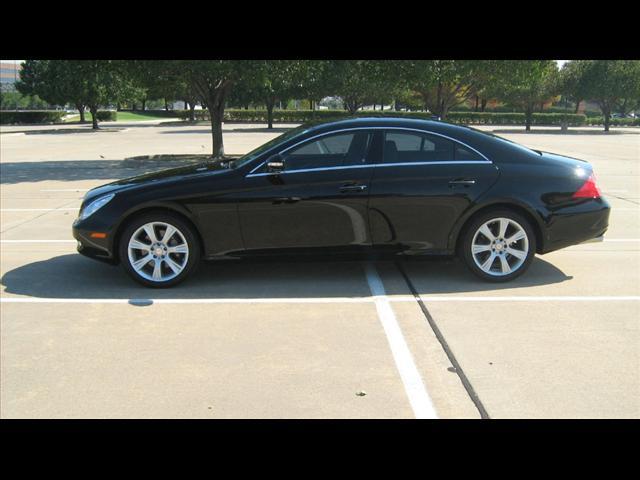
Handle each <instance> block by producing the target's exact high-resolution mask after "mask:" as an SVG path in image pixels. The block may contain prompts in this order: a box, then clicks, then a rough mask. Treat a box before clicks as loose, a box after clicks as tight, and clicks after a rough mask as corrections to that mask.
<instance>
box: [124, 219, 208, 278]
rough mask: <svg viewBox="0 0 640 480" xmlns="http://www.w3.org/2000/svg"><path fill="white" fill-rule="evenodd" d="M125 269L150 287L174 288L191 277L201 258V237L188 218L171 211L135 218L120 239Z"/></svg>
mask: <svg viewBox="0 0 640 480" xmlns="http://www.w3.org/2000/svg"><path fill="white" fill-rule="evenodd" d="M119 253H120V260H121V262H122V265H123V267H124V269H125V271H126V272H127V273H128V274H129V275H130V276H131V277H132V278H133V279H134V280H136V281H137V282H139V283H141V284H142V285H145V286H147V287H155V288H164V287H171V286H173V285H176V284H177V283H180V282H182V281H183V280H184V279H185V278H187V276H189V275H190V274H191V273H192V272H193V270H194V269H195V267H196V266H197V264H198V262H199V260H200V248H199V244H198V239H197V237H196V235H195V233H194V232H193V229H192V227H190V226H189V225H188V224H187V223H186V222H185V221H183V220H182V219H180V218H179V217H177V216H174V215H169V214H160V213H158V214H147V215H143V216H141V217H138V218H136V219H135V220H134V221H133V222H131V223H130V224H129V225H128V226H127V227H126V228H125V230H124V232H123V233H122V237H121V238H120V252H119Z"/></svg>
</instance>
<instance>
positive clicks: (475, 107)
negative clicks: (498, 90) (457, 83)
mask: <svg viewBox="0 0 640 480" xmlns="http://www.w3.org/2000/svg"><path fill="white" fill-rule="evenodd" d="M479 105H480V95H476V104H475V106H474V107H473V111H474V112H477V111H478V106H479Z"/></svg>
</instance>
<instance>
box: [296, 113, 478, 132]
mask: <svg viewBox="0 0 640 480" xmlns="http://www.w3.org/2000/svg"><path fill="white" fill-rule="evenodd" d="M305 126H306V127H307V129H306V130H307V132H308V133H319V132H324V131H330V130H339V129H341V128H356V127H360V128H366V127H405V128H418V129H421V130H431V131H434V132H439V133H445V132H450V133H458V134H461V133H468V132H469V130H470V129H468V128H466V127H463V126H460V125H454V124H451V123H447V122H442V121H439V120H427V119H422V118H406V117H400V116H398V117H390V116H384V117H375V116H371V117H357V118H349V119H341V120H335V121H331V120H329V121H327V120H324V121H323V120H317V121H312V122H308V123H306V124H305Z"/></svg>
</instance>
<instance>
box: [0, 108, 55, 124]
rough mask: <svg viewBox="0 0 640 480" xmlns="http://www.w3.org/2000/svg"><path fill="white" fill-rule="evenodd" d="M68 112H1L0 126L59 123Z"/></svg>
mask: <svg viewBox="0 0 640 480" xmlns="http://www.w3.org/2000/svg"><path fill="white" fill-rule="evenodd" d="M65 115H66V112H64V111H62V110H30V111H8V110H3V111H0V124H2V125H9V124H14V123H17V124H20V123H27V124H29V123H59V122H62V117H64V116H65Z"/></svg>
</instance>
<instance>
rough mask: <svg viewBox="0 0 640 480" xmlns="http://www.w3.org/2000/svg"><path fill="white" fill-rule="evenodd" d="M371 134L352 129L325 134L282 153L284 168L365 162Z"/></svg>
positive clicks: (299, 168) (305, 167) (292, 168)
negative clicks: (352, 130) (350, 130)
mask: <svg viewBox="0 0 640 480" xmlns="http://www.w3.org/2000/svg"><path fill="white" fill-rule="evenodd" d="M370 138H371V135H370V134H369V132H367V131H354V132H345V133H337V134H335V135H327V136H324V137H321V138H318V139H317V140H313V141H311V142H308V143H305V144H303V145H300V146H299V147H296V148H294V149H293V150H290V151H288V152H287V153H286V154H285V155H284V160H285V170H301V169H307V168H330V167H342V166H347V165H358V164H363V163H366V153H367V148H368V146H369V143H370Z"/></svg>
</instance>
